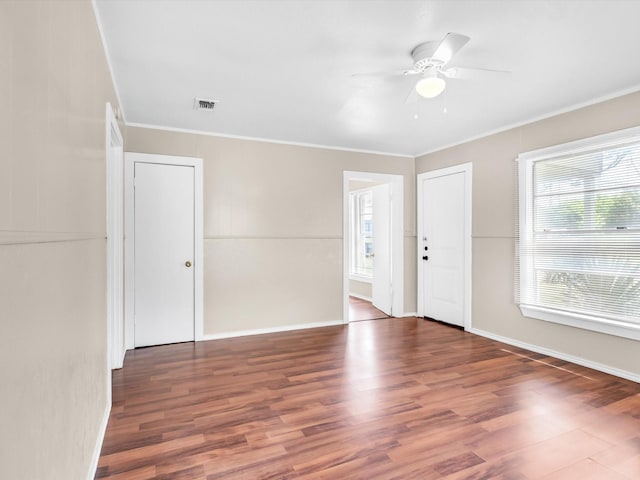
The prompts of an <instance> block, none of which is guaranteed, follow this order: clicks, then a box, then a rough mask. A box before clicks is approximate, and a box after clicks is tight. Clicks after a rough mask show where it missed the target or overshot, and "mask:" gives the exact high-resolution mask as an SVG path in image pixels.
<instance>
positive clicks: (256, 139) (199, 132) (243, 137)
mask: <svg viewBox="0 0 640 480" xmlns="http://www.w3.org/2000/svg"><path fill="white" fill-rule="evenodd" d="M127 127H137V128H148V129H151V130H165V131H167V132H178V133H190V134H192V135H204V136H207V137H220V138H231V139H234V140H249V141H252V142H265V143H274V144H276V145H291V146H294V147H308V148H320V149H323V150H337V151H339V152H353V153H366V154H369V155H384V156H387V157H400V158H411V159H415V157H414V156H413V155H406V154H403V153H392V152H380V151H378V150H362V149H358V148H348V147H338V146H333V145H320V144H317V143H305V142H290V141H286V140H273V139H269V138H262V137H250V136H246V135H233V134H230V133H218V132H207V131H204V130H192V129H189V128H178V127H167V126H163V125H150V124H147V123H135V122H127Z"/></svg>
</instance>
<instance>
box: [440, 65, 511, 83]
mask: <svg viewBox="0 0 640 480" xmlns="http://www.w3.org/2000/svg"><path fill="white" fill-rule="evenodd" d="M440 73H442V75H444V76H445V77H447V78H454V79H460V80H476V79H478V80H482V79H492V78H500V77H507V76H509V75H511V72H509V71H507V70H492V69H490V68H468V67H452V68H447V69H446V70H440Z"/></svg>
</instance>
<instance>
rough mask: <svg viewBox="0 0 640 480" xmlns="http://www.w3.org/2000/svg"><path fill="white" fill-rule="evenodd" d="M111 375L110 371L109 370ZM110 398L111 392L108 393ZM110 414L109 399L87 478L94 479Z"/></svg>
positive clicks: (88, 479)
mask: <svg viewBox="0 0 640 480" xmlns="http://www.w3.org/2000/svg"><path fill="white" fill-rule="evenodd" d="M109 376H111V372H109ZM109 398H111V394H109ZM110 415H111V400H109V402H108V403H107V406H106V408H105V409H104V414H103V415H102V420H101V421H100V427H99V429H98V438H96V444H95V445H94V447H93V454H92V455H91V463H90V464H89V472H87V480H94V479H95V478H96V473H97V471H98V461H99V460H100V452H101V451H102V444H103V443H104V436H105V434H106V433H107V425H108V424H109V416H110Z"/></svg>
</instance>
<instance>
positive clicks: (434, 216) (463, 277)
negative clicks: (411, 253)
mask: <svg viewBox="0 0 640 480" xmlns="http://www.w3.org/2000/svg"><path fill="white" fill-rule="evenodd" d="M462 167H463V168H461V167H453V168H450V169H443V170H440V171H436V172H428V173H426V174H421V175H419V176H418V195H419V199H418V200H419V203H418V210H419V211H418V249H419V256H418V262H419V264H418V288H419V291H418V311H419V314H420V315H422V316H425V317H430V318H433V319H436V320H440V321H443V322H447V323H451V324H453V325H459V326H465V323H466V322H465V318H466V317H468V316H469V315H470V313H469V312H470V310H469V308H470V306H469V305H468V304H467V302H468V300H467V298H468V296H469V295H468V293H469V292H468V290H469V288H470V258H469V257H470V242H471V240H470V233H471V232H470V230H471V218H470V205H471V199H470V182H471V178H470V177H471V170H470V169H471V166H470V165H465V166H462Z"/></svg>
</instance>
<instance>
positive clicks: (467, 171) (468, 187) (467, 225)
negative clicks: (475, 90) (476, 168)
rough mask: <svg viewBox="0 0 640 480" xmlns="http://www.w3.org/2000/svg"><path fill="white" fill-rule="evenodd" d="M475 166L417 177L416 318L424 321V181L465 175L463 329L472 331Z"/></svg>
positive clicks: (457, 167) (470, 164)
mask: <svg viewBox="0 0 640 480" xmlns="http://www.w3.org/2000/svg"><path fill="white" fill-rule="evenodd" d="M472 167H473V165H472V163H471V162H468V163H463V164H460V165H455V166H453V167H447V168H441V169H438V170H432V171H429V172H424V173H420V174H418V176H417V186H416V187H417V188H416V193H417V209H416V210H417V217H418V218H417V236H416V247H417V257H416V259H417V262H418V268H417V272H418V282H417V285H418V292H417V298H418V308H417V314H418V316H419V317H424V286H423V275H424V262H423V261H422V255H423V251H422V242H423V241H424V221H423V213H424V212H423V205H424V203H423V202H424V188H423V183H424V182H423V181H424V180H427V179H430V178H438V177H444V176H447V175H454V174H458V173H462V174H464V195H465V201H464V217H465V218H464V262H463V269H464V297H463V298H464V310H463V312H464V329H465V330H467V331H468V330H470V329H471V285H472V282H471V247H472V238H471V227H472V222H471V219H472V179H473V168H472Z"/></svg>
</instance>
